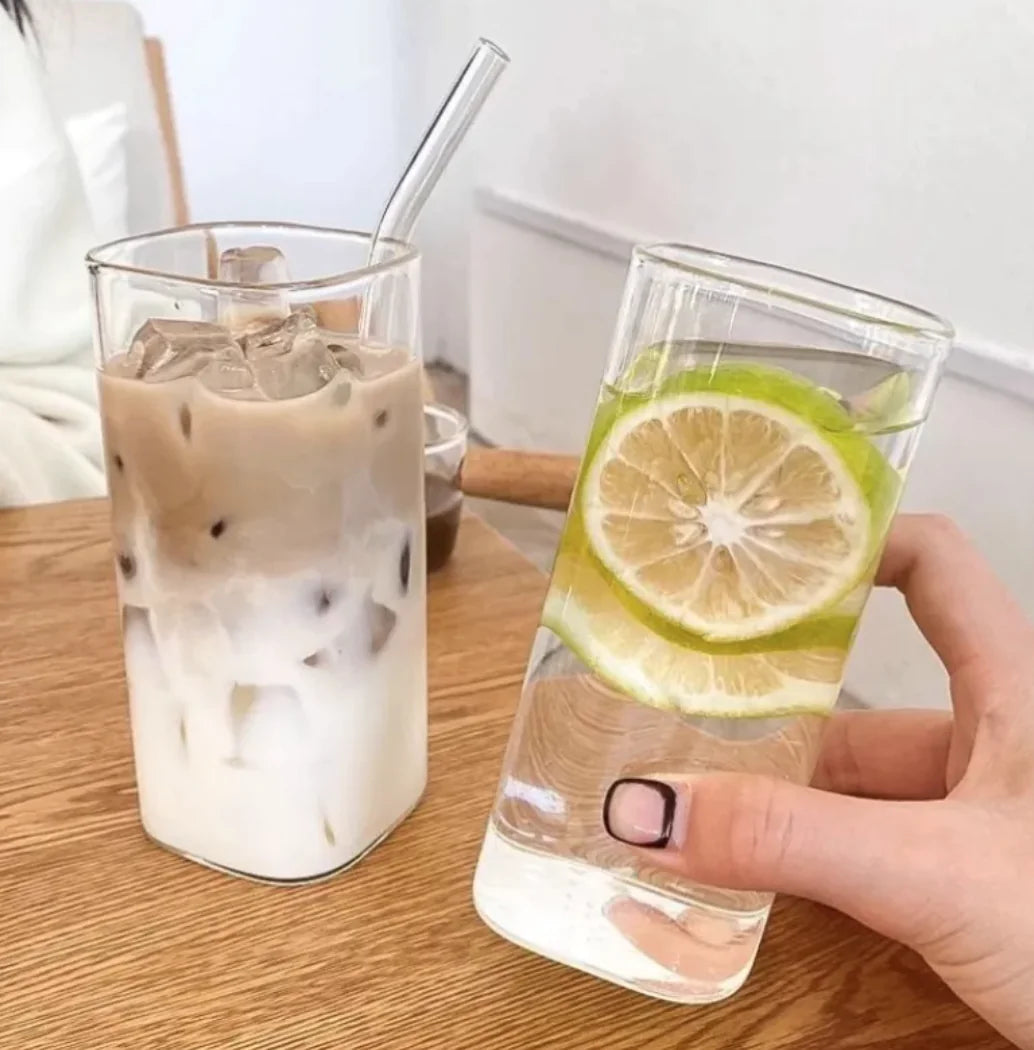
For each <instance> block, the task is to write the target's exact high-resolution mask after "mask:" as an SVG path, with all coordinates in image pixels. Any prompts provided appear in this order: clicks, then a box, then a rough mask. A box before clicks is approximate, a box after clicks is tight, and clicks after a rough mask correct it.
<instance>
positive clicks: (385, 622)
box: [366, 591, 398, 656]
mask: <svg viewBox="0 0 1034 1050" xmlns="http://www.w3.org/2000/svg"><path fill="white" fill-rule="evenodd" d="M397 619H398V617H397V616H396V615H395V613H394V612H393V611H392V610H391V609H389V608H388V607H387V606H386V605H381V603H380V602H378V601H374V598H373V593H372V591H371V593H369V594H368V595H367V597H366V622H367V626H368V628H369V631H370V654H371V655H372V656H376V655H377V654H378V653H379V652H380V651H381V650H382V649H383V648H384V647H385V646H386V645H387V644H388V639H389V638H390V637H391V632H392V631H394V630H395V622H396V620H397Z"/></svg>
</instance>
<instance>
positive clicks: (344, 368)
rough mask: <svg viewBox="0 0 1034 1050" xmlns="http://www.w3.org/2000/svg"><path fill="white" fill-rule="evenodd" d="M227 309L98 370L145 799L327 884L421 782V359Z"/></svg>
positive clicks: (281, 316)
mask: <svg viewBox="0 0 1034 1050" xmlns="http://www.w3.org/2000/svg"><path fill="white" fill-rule="evenodd" d="M260 251H261V250H260ZM230 254H231V255H232V253H230ZM252 254H253V255H254V252H253V253H252ZM239 256H240V253H238V258H237V259H236V260H234V259H232V258H229V259H224V268H225V267H226V266H229V265H237V266H240V265H242V264H247V262H248V258H247V255H245V258H243V260H242V259H241V258H240V257H239ZM261 261H262V260H261V259H259V260H258V262H261ZM219 322H220V323H210V322H204V321H184V320H170V319H166V318H155V319H152V320H150V321H148V322H147V323H146V324H144V325H143V327H141V328H140V329H139V330H138V332H137V334H136V336H135V338H133V340H132V342H131V344H130V345H129V346H127V347H126V348H125V351H124V352H123V353H120V354H115V355H113V356H110V357H109V358H108V359H107V360H106V361H105V363H104V366H103V368H102V371H101V374H100V396H101V409H102V416H103V425H104V439H105V448H106V456H107V470H108V478H109V485H110V490H111V502H112V515H113V526H114V531H113V537H114V539H113V543H114V548H115V560H116V573H117V577H118V587H119V597H120V605H121V618H122V630H123V635H124V642H125V658H126V677H127V681H128V687H129V698H130V706H131V718H132V731H133V746H134V753H135V761H136V773H137V781H138V785H139V794H140V808H141V814H142V819H143V823H144V826H145V828H146V830H147V832H148V833H149V834H150V835H151V836H152V837H153V838H154V839H156V840H157V841H159V842H160V843H162V844H163V845H165V846H168V847H169V848H171V849H173V850H176V851H178V852H181V853H183V854H187V855H190V856H192V857H194V858H196V859H199V860H202V861H205V862H207V863H209V864H213V865H215V866H217V867H221V868H225V869H229V870H232V871H235V872H240V873H243V874H247V875H250V876H254V877H258V878H263V879H271V880H295V879H297V880H304V879H311V878H314V877H318V876H321V875H324V874H328V873H330V872H333V871H334V870H336V869H338V868H340V867H342V866H344V865H346V864H348V863H349V862H351V861H353V860H355V859H356V858H357V857H359V856H360V855H362V854H363V853H364V852H365V851H366V850H367V849H369V848H370V847H371V846H372V845H373V844H375V843H376V842H377V841H378V840H379V839H380V838H382V837H383V836H384V835H385V834H386V833H387V832H388V831H389V830H390V829H391V828H392V827H394V826H395V824H397V823H398V822H399V821H400V820H401V819H402V818H403V817H404V816H405V814H406V813H407V812H408V811H409V810H410V809H411V808H412V807H413V806H414V805H415V803H416V801H417V799H418V798H419V796H420V793H421V791H422V789H423V785H424V781H425V775H426V684H425V663H426V652H425V636H424V634H425V632H424V534H423V476H422V467H421V456H422V442H423V433H422V410H421V388H420V374H419V364H418V362H417V361H415V360H414V359H413V358H412V357H411V356H410V354H409V353H408V352H407V351H405V350H401V349H394V348H392V347H391V346H378V345H364V344H362V343H360V341H359V340H358V339H357V337H356V336H355V335H354V334H351V335H343V334H341V333H335V332H334V331H329V330H327V329H326V328H324V327H322V326H321V324H320V323H319V321H318V319H317V315H316V313H315V311H313V310H312V309H311V308H308V307H302V308H299V309H294V310H291V311H288V310H287V309H286V308H285V309H284V310H282V311H274V313H273V314H272V315H270V313H269V312H268V311H266V312H263V311H262V310H258V309H256V310H249V309H246V308H242V307H241V306H240V303H239V302H238V303H236V304H235V308H234V309H225V310H223V311H222V312H221V313H220V314H219Z"/></svg>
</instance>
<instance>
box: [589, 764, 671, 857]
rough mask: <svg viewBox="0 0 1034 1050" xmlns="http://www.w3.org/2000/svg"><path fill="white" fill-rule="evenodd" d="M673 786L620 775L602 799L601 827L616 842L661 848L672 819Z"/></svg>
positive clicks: (665, 841) (666, 841) (668, 837)
mask: <svg viewBox="0 0 1034 1050" xmlns="http://www.w3.org/2000/svg"><path fill="white" fill-rule="evenodd" d="M676 801H677V798H676V795H675V789H674V788H673V787H672V786H671V785H670V784H665V783H664V782H663V781H661V780H645V779H642V778H640V777H622V778H621V779H620V780H615V781H614V783H613V784H611V785H610V788H609V789H608V790H607V795H606V797H605V798H604V800H603V826H604V827H605V828H606V829H607V834H608V835H609V836H610V837H611V838H613V839H617V840H618V842H624V843H627V844H628V845H629V846H643V847H645V848H647V849H663V848H664V847H665V846H667V845H668V842H669V841H670V839H671V826H672V822H673V821H674V819H675V803H676Z"/></svg>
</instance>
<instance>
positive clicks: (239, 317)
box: [219, 244, 291, 332]
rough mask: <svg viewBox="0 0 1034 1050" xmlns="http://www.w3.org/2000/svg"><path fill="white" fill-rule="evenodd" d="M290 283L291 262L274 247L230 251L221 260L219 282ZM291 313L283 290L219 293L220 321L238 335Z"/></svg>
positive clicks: (265, 246) (251, 289)
mask: <svg viewBox="0 0 1034 1050" xmlns="http://www.w3.org/2000/svg"><path fill="white" fill-rule="evenodd" d="M290 279H291V275H290V272H289V271H288V269H287V260H286V259H285V258H284V256H283V253H282V252H281V251H280V250H279V248H274V247H272V246H271V245H261V244H256V245H251V246H250V247H248V248H229V249H227V250H226V251H224V252H223V253H222V254H221V255H220V256H219V280H220V281H226V282H227V283H229V284H239V285H264V284H286V283H287V282H288V281H289V280H290ZM289 312H290V307H289V306H288V302H287V296H286V294H285V293H284V292H283V291H280V290H274V289H271V290H270V291H268V292H265V291H261V290H260V289H259V288H254V287H252V288H241V289H239V290H233V291H230V290H229V289H227V290H224V291H221V292H220V293H219V319H220V320H221V321H222V322H223V323H224V324H226V325H227V326H228V327H229V328H231V329H232V330H233V331H235V332H238V331H241V330H243V329H246V328H248V327H250V326H251V325H254V324H256V323H259V324H261V323H262V322H264V321H269V320H270V319H277V318H281V317H286V316H287V315H288V313H289Z"/></svg>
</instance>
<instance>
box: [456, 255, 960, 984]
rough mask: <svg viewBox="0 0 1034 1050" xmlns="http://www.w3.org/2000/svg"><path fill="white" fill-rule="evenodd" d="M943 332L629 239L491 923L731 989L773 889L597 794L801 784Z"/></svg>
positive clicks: (480, 894) (532, 686)
mask: <svg viewBox="0 0 1034 1050" xmlns="http://www.w3.org/2000/svg"><path fill="white" fill-rule="evenodd" d="M951 338H952V332H951V328H950V327H949V326H948V325H947V324H945V323H944V322H943V321H941V320H939V319H938V318H936V317H934V316H931V315H930V314H928V313H925V312H923V311H921V310H917V309H914V308H912V307H910V306H906V305H904V304H901V303H897V302H893V301H891V300H887V299H883V298H880V297H877V296H874V295H870V294H868V293H866V292H861V291H856V290H854V289H851V288H845V287H842V286H839V285H835V284H831V283H829V282H827V281H822V280H819V279H817V278H814V277H809V276H807V275H804V274H799V273H793V272H790V271H787V270H782V269H779V268H776V267H771V266H765V265H763V264H761V263H755V262H750V261H748V260H745V259H736V258H731V257H726V256H720V255H716V254H714V253H712V252H707V251H702V250H699V249H695V248H690V247H684V246H681V245H673V244H663V245H655V246H652V247H644V248H638V249H637V250H636V251H635V253H634V256H633V259H632V264H631V270H630V273H629V276H628V282H627V284H626V287H625V294H624V301H623V303H622V306H621V311H620V314H619V317H618V323H617V331H616V333H615V337H614V343H613V346H612V348H611V352H610V356H609V358H608V361H607V366H606V372H605V374H604V377H603V384H602V387H601V389H600V394H599V400H598V402H597V406H596V414H595V418H594V421H593V424H592V429H591V432H590V434H589V438H588V443H587V446H586V451H585V454H584V456H583V459H582V465H581V470H580V474H579V479H578V483H577V487H576V489H575V494H574V497H573V499H572V502H571V507H570V510H569V512H568V516H567V522H566V525H565V528H564V532H563V537H562V539H561V542H560V548H559V552H558V554H557V558H556V562H555V564H554V567H553V575H552V579H551V583H550V588H549V592H548V596H547V598H546V602H545V607H544V609H543V613H542V626H541V628H540V629H539V632H538V635H537V636H536V639H535V644H534V649H533V651H532V655H531V661H530V665H529V668H528V673H527V678H526V680H525V685H524V692H523V696H522V699H521V703H520V708H519V710H518V713H517V717H516V721H515V723H514V726H513V730H512V733H511V736H510V743H509V748H508V750H507V753H506V758H505V761H504V764H503V771H502V779H501V782H500V786H499V793H498V796H497V799H496V803H495V808H494V809H493V811H492V814H491V818H490V821H489V826H488V831H487V834H486V837H485V841H484V845H483V847H482V852H481V859H480V862H479V864H478V869H477V875H476V878H475V883H474V898H475V902H476V904H477V907H478V910H479V912H480V914H481V915H482V917H483V918H484V919H485V921H486V922H487V923H488V924H489V925H490V926H492V927H494V928H495V929H496V930H497V931H499V932H500V933H502V934H503V935H505V936H507V937H509V938H511V939H512V940H514V941H516V942H517V943H519V944H522V945H525V946H526V947H528V948H531V949H533V950H535V951H538V952H540V953H542V954H543V955H546V956H549V957H551V958H553V959H557V960H559V961H562V962H565V963H568V964H569V965H571V966H575V967H577V968H579V969H582V970H587V971H589V972H590V973H594V974H597V975H598V976H600V977H604V978H606V979H608V980H611V981H614V982H616V983H618V984H622V985H626V986H628V987H631V988H634V989H637V990H639V991H641V992H645V993H647V994H651V995H655V996H658V997H661V998H666V999H671V1000H674V1001H677V1002H685V1003H700V1002H709V1001H713V1000H717V999H721V998H724V997H725V996H728V995H730V994H732V993H733V992H734V991H735V990H736V989H737V988H738V987H739V986H740V985H741V984H742V983H743V981H744V980H745V979H746V976H747V974H748V973H749V971H750V967H751V965H752V963H753V960H754V955H755V953H756V951H757V946H758V943H759V941H760V938H761V934H762V930H763V928H764V925H765V921H766V919H767V916H768V912H769V908H770V905H771V897H770V895H768V894H764V893H744V892H732V891H728V890H723V889H721V888H717V887H710V886H701V885H695V884H692V883H690V882H689V881H688V880H686V879H683V878H679V877H677V876H674V875H672V874H670V873H669V872H666V871H664V870H662V869H660V868H658V867H654V866H652V865H651V863H650V857H649V853H648V851H645V850H637V849H633V848H631V847H629V846H625V845H623V844H622V843H621V842H620V841H618V840H617V839H615V838H614V837H611V836H610V835H608V834H607V831H606V829H605V828H604V823H603V818H602V807H603V803H604V798H605V795H606V793H607V791H608V788H610V786H611V785H612V784H613V783H614V781H616V780H618V779H619V778H624V777H633V778H634V777H648V778H649V777H652V778H660V779H663V778H665V777H674V778H678V777H679V776H685V775H687V774H691V773H693V772H699V771H702V770H731V771H741V772H753V773H763V774H767V775H770V776H776V777H783V778H786V779H788V780H792V781H796V782H799V783H805V782H807V781H808V780H809V778H810V777H811V774H812V771H813V767H814V764H815V761H816V757H817V753H818V748H819V743H820V740H821V736H822V731H823V724H824V721H825V718H826V716H827V715H828V714H829V712H830V710H831V709H832V707H833V705H834V704H835V702H836V699H837V694H838V691H839V687H840V682H841V679H842V675H843V668H844V662H845V660H846V658H847V655H848V652H849V650H850V647H851V641H852V639H853V637H854V633H855V628H856V625H857V623H858V618H859V615H860V614H861V611H862V607H863V605H864V604H865V600H866V597H867V595H868V593H869V589H870V587H871V583H872V578H873V574H874V572H875V567H876V564H877V562H878V559H879V556H880V552H881V549H882V547H883V542H884V539H885V537H886V534H887V529H888V527H889V525H890V522H891V518H892V517H893V514H894V510H895V507H896V505H897V502H898V497H899V495H900V491H901V484H902V480H903V478H904V475H905V471H906V469H907V467H908V464H909V462H910V460H911V458H912V454H913V452H914V451H915V447H916V442H917V440H918V438H919V432H920V429H921V426H922V423H923V420H924V419H925V417H926V415H927V413H928V411H929V408H930V402H931V399H932V397H933V394H934V390H935V388H936V386H937V382H938V378H939V376H940V373H941V370H942V366H943V364H944V361H945V357H946V355H947V353H948V350H949V347H950V342H951ZM651 928H652V929H654V930H660V929H662V928H663V930H662V932H663V934H664V936H663V937H661V938H658V939H657V940H658V944H657V945H651V937H650V936H644V935H643V931H647V933H648V932H649V930H650V929H651Z"/></svg>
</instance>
